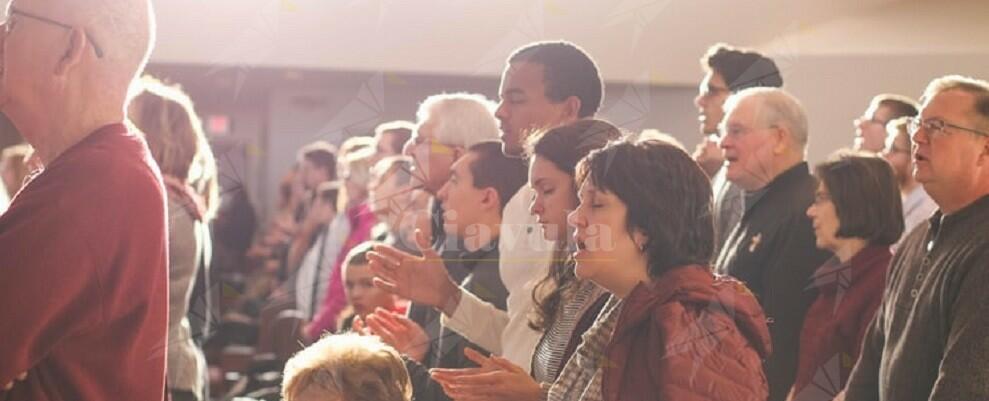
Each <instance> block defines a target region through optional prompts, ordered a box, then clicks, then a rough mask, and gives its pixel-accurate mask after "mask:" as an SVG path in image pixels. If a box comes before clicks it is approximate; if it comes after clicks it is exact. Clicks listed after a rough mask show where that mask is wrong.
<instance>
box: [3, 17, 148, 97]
mask: <svg viewBox="0 0 989 401" xmlns="http://www.w3.org/2000/svg"><path fill="white" fill-rule="evenodd" d="M10 6H11V7H12V8H14V9H17V10H20V11H24V12H28V13H32V14H36V15H40V16H44V17H47V18H50V19H52V20H55V21H58V22H61V23H64V24H66V25H69V26H72V28H74V29H72V30H66V31H68V33H69V35H70V36H74V35H80V36H81V37H82V39H83V40H81V42H82V43H83V47H84V48H83V49H82V52H83V53H84V54H83V57H81V58H80V60H79V64H80V68H83V69H86V70H89V73H87V74H86V75H89V77H88V78H89V79H92V80H95V81H94V82H93V83H94V84H97V85H101V86H104V87H105V89H113V90H116V89H120V88H123V89H124V90H126V88H127V87H128V86H129V85H130V83H131V82H132V81H133V80H134V79H135V78H136V77H137V76H138V75H139V74H140V73H141V71H143V70H144V66H145V65H146V64H147V62H148V57H149V56H150V54H151V49H152V48H153V43H154V36H155V35H154V32H155V28H154V26H155V23H154V13H153V11H152V6H151V2H150V0H12V1H11V3H10ZM69 43H72V42H71V41H70V42H69ZM56 48H58V47H57V46H56Z"/></svg>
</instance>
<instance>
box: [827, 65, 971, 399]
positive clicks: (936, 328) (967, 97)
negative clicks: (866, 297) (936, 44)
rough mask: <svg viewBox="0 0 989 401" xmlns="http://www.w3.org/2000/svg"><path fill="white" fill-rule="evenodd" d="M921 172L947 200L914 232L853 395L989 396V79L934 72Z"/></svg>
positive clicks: (919, 142) (898, 259) (921, 130)
mask: <svg viewBox="0 0 989 401" xmlns="http://www.w3.org/2000/svg"><path fill="white" fill-rule="evenodd" d="M911 133H912V137H913V143H914V150H913V157H914V161H915V162H916V165H915V167H914V177H915V178H916V179H917V181H918V182H920V183H921V184H923V185H924V189H925V190H926V191H927V193H928V194H930V196H931V198H932V199H934V202H935V203H937V205H938V207H939V208H940V209H939V210H938V211H937V212H936V213H935V214H934V216H933V217H932V218H931V219H930V220H929V221H928V222H926V223H921V224H919V225H918V226H917V227H916V228H915V229H914V230H913V231H912V232H911V233H910V234H909V235H908V236H907V238H906V240H904V242H903V243H902V245H901V246H900V248H899V250H898V252H897V254H896V256H895V257H894V259H893V262H892V266H891V268H890V273H889V279H888V280H887V284H886V296H885V297H884V298H883V303H882V304H881V305H880V307H879V310H878V311H877V313H876V319H875V320H874V321H873V323H872V326H870V327H869V331H868V332H867V333H866V337H865V339H864V343H863V346H862V353H861V356H860V357H859V360H858V363H857V364H856V366H855V369H854V370H853V371H852V376H851V378H850V379H849V383H848V388H847V389H846V394H845V399H846V400H848V401H853V400H854V401H859V400H868V401H873V400H931V401H935V400H936V401H942V400H943V401H947V400H986V399H989V335H987V333H989V296H986V293H985V288H986V287H987V286H989V235H987V234H989V83H987V82H986V81H981V80H975V79H971V78H964V77H958V76H948V77H943V78H939V79H936V80H934V81H933V82H931V84H930V85H928V87H927V90H926V91H925V93H924V97H923V108H922V111H921V113H920V116H919V119H914V120H912V124H911Z"/></svg>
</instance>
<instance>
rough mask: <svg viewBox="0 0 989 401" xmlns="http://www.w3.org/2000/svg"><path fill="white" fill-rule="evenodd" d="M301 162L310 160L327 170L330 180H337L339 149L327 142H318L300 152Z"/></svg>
mask: <svg viewBox="0 0 989 401" xmlns="http://www.w3.org/2000/svg"><path fill="white" fill-rule="evenodd" d="M298 159H299V162H301V161H303V160H308V161H309V162H310V163H312V164H313V165H315V166H316V167H318V168H321V169H324V170H326V172H327V173H328V176H329V177H330V180H331V181H332V180H335V179H337V148H336V147H335V146H333V145H331V144H330V143H329V142H326V141H316V142H313V143H310V144H308V145H306V146H304V147H303V148H302V149H300V150H299V158H298Z"/></svg>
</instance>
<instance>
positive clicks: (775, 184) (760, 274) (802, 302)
mask: <svg viewBox="0 0 989 401" xmlns="http://www.w3.org/2000/svg"><path fill="white" fill-rule="evenodd" d="M816 190H817V180H816V179H815V178H814V177H813V176H811V175H810V170H809V169H808V167H807V163H799V164H797V165H795V166H793V167H791V168H790V169H789V170H787V171H785V172H783V173H782V174H780V175H778V176H777V177H776V178H774V179H773V180H772V181H771V182H770V183H769V184H767V185H766V186H765V187H764V188H763V189H761V190H759V191H756V192H755V193H746V194H745V212H744V214H743V215H742V220H741V221H740V222H739V223H738V225H737V226H735V228H734V230H732V232H731V235H729V236H728V241H727V242H726V243H725V244H724V246H723V247H722V248H721V252H720V254H719V255H718V259H717V263H716V266H717V272H718V273H720V274H726V275H730V276H733V277H735V278H737V279H739V280H741V281H742V282H743V283H745V285H746V286H747V287H748V288H749V289H751V290H752V292H753V293H754V294H755V296H756V298H758V300H759V303H760V305H762V309H763V310H764V311H765V312H766V316H767V317H768V318H769V332H770V334H771V336H772V340H773V355H772V356H771V357H769V359H767V360H766V377H767V379H768V380H769V393H770V396H769V400H770V401H780V400H783V399H784V398H786V395H787V393H788V392H789V391H790V387H791V386H792V385H793V380H794V378H795V377H796V371H797V355H798V348H799V339H800V330H801V329H802V328H803V321H804V315H805V314H806V313H807V308H808V307H810V304H811V302H813V301H814V298H815V297H816V296H817V294H816V291H815V290H814V289H808V288H806V286H805V285H806V283H807V282H808V281H809V280H810V277H811V275H812V274H813V273H814V271H815V270H816V269H817V268H818V267H820V266H821V264H823V263H824V262H825V261H826V260H828V258H829V257H831V255H830V253H828V252H825V251H822V250H820V249H817V246H816V244H815V243H816V239H815V237H814V230H813V227H812V225H811V221H810V219H809V218H808V217H807V214H806V213H807V208H808V207H810V205H811V203H812V202H813V201H814V191H816Z"/></svg>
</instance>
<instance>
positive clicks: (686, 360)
mask: <svg viewBox="0 0 989 401" xmlns="http://www.w3.org/2000/svg"><path fill="white" fill-rule="evenodd" d="M770 351H771V345H770V341H769V329H768V328H767V327H766V316H765V315H764V314H763V313H762V308H760V307H759V303H758V302H756V300H755V297H753V296H752V293H750V292H749V290H748V289H746V288H745V286H744V285H743V284H742V283H740V282H738V281H736V280H732V279H729V278H726V277H721V278H715V277H714V276H713V275H712V274H711V272H710V271H709V270H708V268H707V267H706V266H682V267H678V268H674V269H673V270H671V271H668V272H666V273H665V274H663V275H662V276H661V277H660V278H658V279H656V280H655V281H654V282H653V283H652V284H649V285H646V284H641V283H640V284H639V285H638V286H636V288H635V289H634V290H632V293H631V294H629V296H628V297H627V298H626V299H625V304H624V306H623V307H622V310H621V314H620V315H619V317H618V323H617V325H616V326H615V332H614V334H613V336H612V339H611V343H609V344H608V347H607V351H606V355H605V360H607V361H608V363H607V364H606V365H605V368H604V376H603V381H602V394H603V396H604V397H603V398H604V400H605V401H618V400H677V401H693V400H722V401H763V400H765V399H766V396H767V394H768V391H769V390H768V385H767V383H766V377H765V375H764V374H763V372H762V358H765V357H766V356H768V355H769V354H770Z"/></svg>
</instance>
